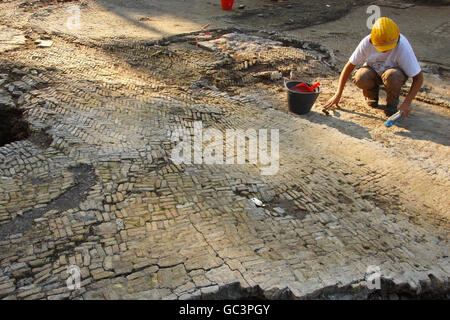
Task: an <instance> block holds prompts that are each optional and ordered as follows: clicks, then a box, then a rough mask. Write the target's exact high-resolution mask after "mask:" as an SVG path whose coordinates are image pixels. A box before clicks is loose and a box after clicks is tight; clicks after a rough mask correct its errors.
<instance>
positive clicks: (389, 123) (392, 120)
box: [384, 111, 403, 128]
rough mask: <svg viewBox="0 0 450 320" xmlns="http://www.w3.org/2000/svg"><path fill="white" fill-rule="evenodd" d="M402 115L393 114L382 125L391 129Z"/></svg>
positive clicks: (399, 112) (398, 113)
mask: <svg viewBox="0 0 450 320" xmlns="http://www.w3.org/2000/svg"><path fill="white" fill-rule="evenodd" d="M402 113H403V112H402V111H398V112H397V113H395V114H393V115H392V116H390V117H389V118H388V119H387V120H386V121H385V122H384V125H385V126H386V127H388V128H390V127H392V126H393V125H394V124H396V123H397V122H398V121H399V120H400V119H401V118H402Z"/></svg>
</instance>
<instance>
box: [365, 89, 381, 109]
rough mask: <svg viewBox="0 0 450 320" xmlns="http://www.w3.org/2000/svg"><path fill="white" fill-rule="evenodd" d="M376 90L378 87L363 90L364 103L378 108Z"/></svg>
mask: <svg viewBox="0 0 450 320" xmlns="http://www.w3.org/2000/svg"><path fill="white" fill-rule="evenodd" d="M378 90H379V88H378V87H377V88H375V89H372V90H363V95H364V97H365V99H366V103H367V105H368V106H369V107H371V108H378Z"/></svg>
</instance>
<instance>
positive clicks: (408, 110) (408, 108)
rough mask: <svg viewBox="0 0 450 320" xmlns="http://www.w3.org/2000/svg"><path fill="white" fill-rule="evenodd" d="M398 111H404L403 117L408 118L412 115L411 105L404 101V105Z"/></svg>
mask: <svg viewBox="0 0 450 320" xmlns="http://www.w3.org/2000/svg"><path fill="white" fill-rule="evenodd" d="M398 110H400V111H402V117H407V116H408V115H409V114H410V113H411V110H412V109H411V103H409V102H407V101H403V103H402V104H401V105H400V107H398Z"/></svg>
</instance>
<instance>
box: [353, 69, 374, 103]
mask: <svg viewBox="0 0 450 320" xmlns="http://www.w3.org/2000/svg"><path fill="white" fill-rule="evenodd" d="M353 82H354V83H355V84H356V85H357V86H358V88H360V89H362V90H363V95H364V97H365V99H366V102H367V104H368V105H369V107H372V108H376V107H378V91H379V88H380V87H379V85H380V84H381V79H380V76H379V75H378V74H377V73H376V72H375V70H373V69H372V68H370V67H367V66H365V67H362V68H360V69H358V70H357V71H356V72H355V74H354V75H353Z"/></svg>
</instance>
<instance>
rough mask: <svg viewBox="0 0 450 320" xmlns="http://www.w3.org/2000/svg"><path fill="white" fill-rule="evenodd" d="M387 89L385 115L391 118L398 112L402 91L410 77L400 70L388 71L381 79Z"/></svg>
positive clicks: (392, 69)
mask: <svg viewBox="0 0 450 320" xmlns="http://www.w3.org/2000/svg"><path fill="white" fill-rule="evenodd" d="M381 79H382V80H383V84H384V86H385V87H386V95H387V96H386V110H385V114H386V115H387V116H388V117H390V116H391V115H393V114H394V113H396V112H397V106H398V103H399V96H400V90H401V89H402V86H403V84H404V83H405V82H406V80H407V79H408V77H407V76H406V75H405V74H404V73H403V71H402V70H400V69H398V68H391V69H387V70H386V71H385V72H383V75H382V77H381Z"/></svg>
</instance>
